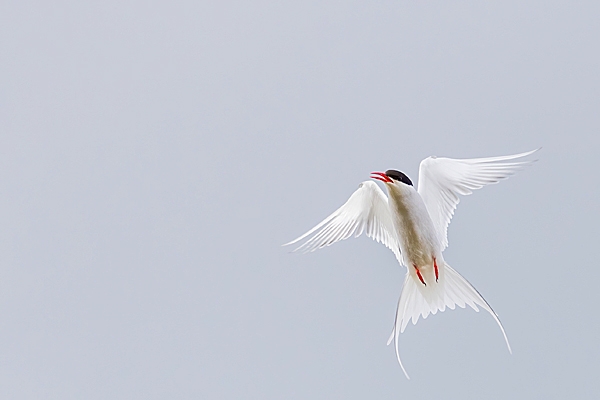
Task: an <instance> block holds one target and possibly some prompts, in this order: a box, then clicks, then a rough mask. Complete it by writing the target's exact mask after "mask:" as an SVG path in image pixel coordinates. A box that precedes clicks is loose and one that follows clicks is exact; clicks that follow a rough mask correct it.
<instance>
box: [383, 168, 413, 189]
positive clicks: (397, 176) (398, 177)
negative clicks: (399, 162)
mask: <svg viewBox="0 0 600 400" xmlns="http://www.w3.org/2000/svg"><path fill="white" fill-rule="evenodd" d="M385 174H386V175H387V176H389V177H390V178H392V179H393V180H395V181H399V182H402V183H405V184H407V185H410V186H412V185H413V184H412V181H411V180H410V179H409V177H408V176H406V175H404V173H402V172H400V171H396V170H395V169H388V170H387V171H385Z"/></svg>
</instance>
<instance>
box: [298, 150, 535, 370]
mask: <svg viewBox="0 0 600 400" xmlns="http://www.w3.org/2000/svg"><path fill="white" fill-rule="evenodd" d="M534 151H536V150H534ZM534 151H531V152H527V153H521V154H516V155H512V156H503V157H491V158H479V159H467V160H455V159H450V158H437V157H429V158H426V159H425V160H423V161H422V162H421V165H420V168H419V188H418V190H415V188H414V187H413V184H412V182H411V180H410V179H409V178H408V177H407V176H406V175H404V174H403V173H402V172H399V171H395V170H388V171H386V172H385V173H384V172H374V173H372V176H371V178H372V179H376V180H379V181H382V182H383V183H384V184H385V186H386V188H387V190H388V195H389V196H386V195H385V194H384V193H383V191H382V190H381V189H380V188H379V186H377V184H376V183H375V182H373V181H365V182H362V183H361V184H360V185H359V188H358V190H356V191H355V192H354V193H353V194H352V196H350V198H349V199H348V201H347V202H346V203H345V204H344V205H343V206H342V207H340V208H339V209H338V210H336V211H335V212H334V213H333V214H331V215H330V216H329V217H327V218H326V219H325V220H323V221H322V222H321V223H320V224H318V225H317V226H315V227H314V228H313V229H311V230H310V231H308V232H307V233H305V234H304V235H302V236H300V237H299V238H297V239H295V240H293V241H292V242H290V243H287V244H292V243H296V242H298V241H300V240H302V239H305V238H307V237H309V236H311V235H312V236H311V237H310V238H309V239H307V240H306V242H305V243H304V244H302V245H301V246H300V247H298V248H297V249H296V250H304V251H314V250H316V249H318V248H322V247H325V246H329V245H331V244H333V243H335V242H337V241H339V240H343V239H347V238H349V237H351V236H359V235H361V234H362V233H363V232H366V234H367V236H369V237H371V238H373V239H374V240H376V241H377V242H380V243H382V244H384V245H385V246H386V247H388V248H389V249H390V250H392V252H393V253H394V254H395V255H396V258H397V259H398V262H399V263H400V264H401V265H404V266H406V268H407V274H406V278H405V280H404V285H403V288H402V294H401V296H400V299H399V301H398V308H397V311H396V319H395V322H394V328H393V330H392V335H391V336H390V339H389V341H388V344H389V343H391V342H392V341H394V342H395V348H396V356H397V358H398V362H399V363H400V366H401V367H402V370H403V371H404V373H405V374H406V370H405V369H404V366H403V365H402V362H401V360H400V354H399V351H398V337H399V334H400V333H402V332H403V331H404V329H405V328H406V326H407V324H408V321H410V320H412V322H413V324H415V323H416V322H417V320H418V319H419V317H420V316H422V317H423V318H427V316H428V315H429V314H436V313H437V312H438V311H444V310H445V309H446V307H448V308H451V309H454V308H455V306H456V305H458V306H459V307H462V308H464V307H465V305H469V306H470V307H472V308H473V309H474V310H475V311H479V310H478V306H479V307H481V308H483V309H485V310H486V311H488V312H489V313H490V314H491V315H492V316H493V317H494V319H495V320H496V322H497V323H498V325H499V326H500V329H501V330H502V334H503V335H504V339H505V340H506V344H507V346H508V349H509V351H510V345H509V344H508V338H507V337H506V333H505V331H504V328H503V327H502V324H501V323H500V320H499V319H498V316H497V315H496V313H495V312H494V311H493V310H492V308H491V307H490V305H489V304H488V303H487V302H486V301H485V299H484V298H483V297H482V296H481V295H480V294H479V292H478V291H477V290H476V289H475V288H474V287H473V286H472V285H471V284H470V283H469V282H468V281H467V280H466V279H464V278H463V277H462V276H461V275H460V274H459V273H458V272H456V271H455V270H454V269H452V268H451V267H450V266H449V265H448V264H447V263H446V262H445V260H444V257H443V251H444V249H445V248H446V247H447V246H448V239H447V228H448V224H449V223H450V220H451V218H452V215H453V214H454V210H455V208H456V205H457V204H458V202H459V197H458V195H459V194H460V195H468V194H471V193H472V190H474V189H479V188H481V187H483V186H485V185H487V184H491V183H496V182H498V181H499V180H501V179H505V178H507V177H508V176H510V175H513V174H514V173H516V172H517V171H518V170H520V169H521V168H523V167H524V166H526V165H529V164H531V163H532V162H531V161H514V160H515V159H519V158H522V157H525V156H528V155H530V154H532V153H533V152H534ZM406 376H407V377H408V374H406Z"/></svg>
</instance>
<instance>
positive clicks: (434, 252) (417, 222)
mask: <svg viewBox="0 0 600 400" xmlns="http://www.w3.org/2000/svg"><path fill="white" fill-rule="evenodd" d="M388 193H389V196H388V204H389V208H390V212H391V215H392V221H393V223H394V228H395V229H396V232H397V236H398V243H399V245H400V254H402V259H403V264H404V265H407V266H411V265H412V266H417V268H418V269H419V271H421V273H423V271H427V270H428V269H431V271H433V258H434V257H435V258H437V259H441V255H442V253H441V250H440V246H439V245H438V243H439V241H438V239H437V234H436V232H435V227H434V226H433V222H432V221H431V217H430V216H429V213H428V212H427V207H426V206H425V203H424V202H423V199H422V198H421V196H420V195H419V193H417V191H416V190H415V189H414V188H413V187H412V186H407V185H403V186H396V185H393V186H392V185H390V186H389V187H388ZM415 275H416V274H415Z"/></svg>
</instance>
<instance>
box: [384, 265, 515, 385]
mask: <svg viewBox="0 0 600 400" xmlns="http://www.w3.org/2000/svg"><path fill="white" fill-rule="evenodd" d="M440 272H441V276H440V279H439V282H437V283H436V284H433V285H427V286H425V285H423V284H422V283H421V282H420V281H418V280H417V278H415V277H414V276H412V275H411V274H406V278H405V280H404V286H403V287H402V294H401V295H400V300H399V301H398V309H397V311H396V320H395V321H394V329H392V334H391V336H390V338H389V340H388V343H387V344H388V345H389V344H390V343H391V342H392V340H393V341H394V344H395V347H396V357H397V358H398V363H400V367H401V368H402V371H404V375H406V377H407V378H408V379H410V378H409V376H408V374H407V373H406V369H404V365H402V361H401V360H400V352H399V351H398V337H399V336H400V333H402V332H404V329H406V325H408V321H410V320H412V323H413V325H414V324H416V323H417V321H418V320H419V316H422V317H423V319H425V318H427V316H428V315H429V314H430V313H431V314H435V313H437V312H438V310H439V311H444V310H445V309H446V307H448V308H450V309H452V310H454V307H455V306H456V305H458V306H459V307H461V308H465V305H467V304H468V305H469V306H470V307H471V308H472V309H473V310H475V311H479V308H478V307H477V306H479V307H481V308H483V309H484V310H486V311H487V312H489V313H490V314H491V315H492V317H494V319H495V320H496V322H497V323H498V326H500V330H501V331H502V335H504V340H505V341H506V346H507V347H508V351H509V352H510V353H511V354H512V350H511V348H510V344H509V343H508V337H506V332H505V331H504V327H503V326H502V323H501V322H500V319H499V318H498V316H497V315H496V313H495V312H494V310H492V307H490V305H489V304H488V302H487V301H485V299H484V298H483V297H482V296H481V294H479V292H478V291H477V289H475V288H474V287H473V286H472V285H471V284H470V283H469V282H468V281H467V280H466V279H465V278H463V277H462V276H461V275H460V274H459V273H458V272H456V271H455V270H453V269H452V268H451V267H450V266H449V265H448V264H446V265H444V266H443V267H442V268H441V271H440Z"/></svg>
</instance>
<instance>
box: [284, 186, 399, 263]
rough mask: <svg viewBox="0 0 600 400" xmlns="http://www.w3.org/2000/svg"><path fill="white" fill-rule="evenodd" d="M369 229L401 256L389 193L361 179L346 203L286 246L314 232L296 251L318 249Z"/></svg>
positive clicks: (370, 232) (373, 236)
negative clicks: (389, 203) (390, 208)
mask: <svg viewBox="0 0 600 400" xmlns="http://www.w3.org/2000/svg"><path fill="white" fill-rule="evenodd" d="M365 231H366V233H367V236H369V237H370V238H373V239H374V240H376V241H377V242H379V243H382V244H384V245H385V246H386V247H388V248H389V249H390V250H392V251H393V252H394V254H395V255H396V258H397V259H398V260H400V246H399V244H398V239H397V237H396V233H395V232H396V231H395V230H394V226H393V221H392V217H391V214H390V210H389V207H388V199H387V196H386V195H385V194H384V193H383V191H382V190H381V189H380V188H379V186H377V184H376V183H375V182H372V181H365V182H363V183H361V184H360V185H359V186H358V189H357V190H356V191H355V192H354V193H352V196H350V198H349V199H348V201H347V202H346V203H345V204H344V205H343V206H341V207H340V208H338V209H337V210H336V211H334V212H333V214H331V215H330V216H329V217H327V218H325V219H324V220H323V221H322V222H321V223H319V224H318V225H317V226H315V227H314V228H312V229H311V230H310V231H308V232H306V233H305V234H304V235H302V236H300V237H299V238H297V239H294V240H292V241H291V242H289V243H286V244H284V246H287V245H290V244H294V243H296V242H299V241H301V240H302V239H305V238H307V237H309V236H311V235H312V237H310V239H308V240H307V241H306V242H305V243H304V244H302V245H301V246H300V247H298V248H297V249H295V250H294V251H298V250H301V251H303V252H309V251H315V250H316V249H320V248H322V247H325V246H329V245H332V244H334V243H335V242H339V241H340V240H344V239H348V238H349V237H351V236H355V237H358V236H360V235H361V234H362V233H363V232H365Z"/></svg>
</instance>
